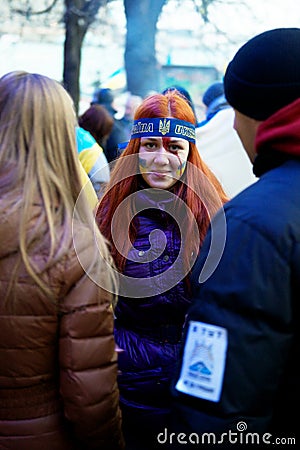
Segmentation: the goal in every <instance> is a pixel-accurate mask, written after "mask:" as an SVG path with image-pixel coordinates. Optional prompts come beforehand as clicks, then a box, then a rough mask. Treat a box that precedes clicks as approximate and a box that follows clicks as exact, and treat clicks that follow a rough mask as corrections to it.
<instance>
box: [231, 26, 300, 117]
mask: <svg viewBox="0 0 300 450" xmlns="http://www.w3.org/2000/svg"><path fill="white" fill-rule="evenodd" d="M224 89H225V96H226V99H227V101H228V103H229V104H230V105H231V106H232V107H233V108H235V109H236V110H237V111H239V112H240V113H242V114H245V115H246V116H248V117H252V118H253V119H257V120H265V119H267V118H268V117H269V116H271V115H272V114H273V113H275V112H276V111H278V110H279V109H281V108H283V107H284V106H286V105H288V104H289V103H292V102H293V101H294V100H296V99H297V98H299V97H300V28H278V29H274V30H269V31H266V32H264V33H261V34H259V35H258V36H255V37H254V38H252V39H250V40H249V41H248V42H246V44H244V45H243V46H242V47H241V48H240V49H239V50H238V52H237V53H236V55H235V56H234V58H233V60H232V61H231V62H230V64H229V65H228V68H227V70H226V73H225V76H224Z"/></svg>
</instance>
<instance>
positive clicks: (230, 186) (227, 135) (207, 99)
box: [196, 81, 257, 198]
mask: <svg viewBox="0 0 300 450" xmlns="http://www.w3.org/2000/svg"><path fill="white" fill-rule="evenodd" d="M202 101H203V104H204V105H205V107H206V119H205V120H204V121H202V122H200V123H199V125H198V127H197V129H196V141H197V148H198V149H199V151H200V154H201V156H202V158H203V159H204V161H205V162H206V164H207V165H208V166H209V168H210V169H211V170H212V171H213V172H214V174H215V175H216V176H217V178H218V179H219V180H220V182H221V183H222V185H223V188H224V190H225V192H226V193H227V195H228V196H229V197H230V198H231V197H234V196H235V195H237V194H238V193H239V192H241V191H242V190H243V189H245V188H246V187H248V186H250V185H251V184H252V183H254V182H255V181H256V180H257V178H256V177H255V175H254V174H253V171H252V165H251V163H250V161H249V158H248V157H247V154H246V152H245V150H244V148H243V145H242V143H241V140H240V139H239V137H238V135H237V133H236V131H235V130H234V129H233V120H234V111H233V108H232V107H231V106H230V105H229V104H228V102H227V100H226V98H225V95H224V85H223V82H222V81H220V82H214V83H213V84H211V85H210V86H209V87H208V89H207V90H206V91H205V92H204V95H203V98H202Z"/></svg>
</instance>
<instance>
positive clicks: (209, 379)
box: [176, 321, 227, 402]
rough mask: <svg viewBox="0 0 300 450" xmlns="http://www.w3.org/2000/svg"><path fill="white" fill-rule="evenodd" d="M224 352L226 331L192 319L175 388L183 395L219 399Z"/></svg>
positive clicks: (211, 399) (212, 399) (225, 349)
mask: <svg viewBox="0 0 300 450" xmlns="http://www.w3.org/2000/svg"><path fill="white" fill-rule="evenodd" d="M226 353H227V330H226V329H225V328H221V327H218V326H215V325H210V324H208V323H203V322H195V321H191V322H190V324H189V330H188V333H187V338H186V342H185V346H184V354H183V361H182V368H181V373H180V377H179V380H178V381H177V384H176V389H177V390H178V391H180V392H183V393H184V394H188V395H191V396H193V397H198V398H202V399H204V400H210V401H213V402H218V401H219V399H220V396H221V391H222V386H223V377H224V369H225V361H226Z"/></svg>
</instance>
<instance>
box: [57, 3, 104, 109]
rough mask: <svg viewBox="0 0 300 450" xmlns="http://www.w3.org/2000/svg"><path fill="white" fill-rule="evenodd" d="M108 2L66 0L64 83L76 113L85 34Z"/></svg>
mask: <svg viewBox="0 0 300 450" xmlns="http://www.w3.org/2000/svg"><path fill="white" fill-rule="evenodd" d="M105 1H106V0H65V9H66V12H65V17H64V20H65V30H66V34H65V42H64V68H63V83H64V87H65V88H66V89H67V91H68V92H69V94H70V95H71V97H72V99H73V101H74V106H75V110H76V112H78V105H79V98H80V64H81V49H82V44H83V40H84V37H85V34H86V32H87V30H88V28H89V26H90V24H91V23H92V22H93V21H94V20H95V17H96V14H97V12H98V10H99V8H100V6H101V5H102V4H104V3H105Z"/></svg>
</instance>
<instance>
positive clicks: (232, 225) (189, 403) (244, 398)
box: [172, 140, 300, 448]
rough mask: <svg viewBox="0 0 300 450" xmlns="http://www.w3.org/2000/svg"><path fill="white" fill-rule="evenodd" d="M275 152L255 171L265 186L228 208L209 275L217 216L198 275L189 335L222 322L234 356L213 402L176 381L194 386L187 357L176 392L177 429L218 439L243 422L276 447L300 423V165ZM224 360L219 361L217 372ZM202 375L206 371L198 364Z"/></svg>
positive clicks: (217, 231)
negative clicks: (186, 373)
mask: <svg viewBox="0 0 300 450" xmlns="http://www.w3.org/2000/svg"><path fill="white" fill-rule="evenodd" d="M299 142H300V140H299ZM299 152H300V145H299ZM275 155H276V152H273V157H271V158H270V153H268V152H266V154H265V155H264V154H262V155H261V156H259V157H258V161H257V164H260V165H262V166H263V169H262V168H260V172H261V173H260V175H261V177H260V179H259V181H257V182H256V183H254V184H253V185H252V186H250V187H249V188H247V189H246V190H245V191H243V192H242V193H240V194H239V195H238V196H237V197H235V198H234V199H233V200H231V201H230V202H228V203H227V204H226V206H225V208H224V211H225V219H226V221H225V238H226V239H225V247H224V251H223V252H222V255H221V259H220V261H217V258H218V255H219V253H218V251H216V252H215V253H214V252H212V255H213V258H212V259H211V260H210V262H209V264H208V265H207V266H206V268H204V267H205V261H207V255H208V252H209V247H210V243H211V237H212V230H213V235H214V237H215V244H217V247H218V248H223V247H222V246H223V244H224V239H223V238H224V214H223V211H219V213H218V214H217V216H216V217H215V218H214V219H213V221H212V226H211V230H210V232H209V233H208V236H207V238H206V240H205V242H204V245H203V247H202V251H201V255H200V257H199V260H198V261H197V263H196V266H195V269H194V271H193V276H192V277H193V286H194V299H193V303H192V306H191V308H190V310H189V313H188V318H187V327H186V336H187V335H188V329H189V324H191V322H192V321H194V322H202V323H205V324H210V325H217V326H218V327H221V328H223V329H225V330H227V351H225V352H224V353H225V360H224V361H225V362H224V373H223V376H222V385H221V393H220V398H219V399H217V400H216V401H212V400H208V399H204V398H203V395H202V394H201V393H200V389H198V388H196V392H197V394H198V395H199V393H200V396H197V395H193V394H192V389H190V388H189V389H187V391H189V392H188V393H187V392H184V393H183V392H182V389H181V388H180V389H178V387H180V386H179V384H177V382H178V380H179V379H181V381H183V382H185V383H187V381H186V379H185V380H183V378H181V377H180V373H181V368H182V360H181V363H180V368H179V369H178V374H177V376H176V378H175V380H174V385H173V388H172V392H173V396H174V402H175V407H174V425H173V426H174V428H175V429H176V431H177V432H186V433H188V434H189V433H191V432H195V433H198V434H199V435H201V434H202V433H204V432H213V433H216V436H217V437H219V438H220V436H221V433H224V432H228V430H232V431H233V432H238V429H239V428H238V427H239V425H237V424H238V422H244V423H245V424H246V428H247V432H251V431H252V432H257V433H261V435H260V438H262V433H271V434H272V438H270V439H271V442H273V441H274V439H275V436H276V434H277V436H279V435H280V433H281V432H282V433H285V434H284V436H286V437H289V436H290V437H292V436H294V435H295V432H296V429H297V428H296V427H297V426H298V425H297V423H296V422H297V420H298V419H297V417H298V416H297V414H296V415H295V413H294V411H295V410H297V409H298V407H299V374H298V369H297V367H298V364H299V348H300V343H299V328H300V327H299V299H300V160H299V159H297V158H293V157H289V156H288V155H280V154H278V155H277V156H276V157H275ZM261 161H263V164H261ZM214 256H215V257H216V258H214ZM216 263H217V264H216ZM209 272H212V274H211V275H210V276H209V277H208V279H206V281H205V282H204V283H199V277H200V278H202V279H205V278H206V275H207V274H209ZM191 326H192V325H191ZM191 326H190V327H191ZM199 342H200V341H199ZM203 342H204V341H203ZM203 342H202V343H203ZM187 347H188V346H187V344H186V343H185V348H184V354H185V356H186V357H190V355H191V353H190V351H189V349H188V348H187ZM181 356H182V355H181ZM199 361H200V360H199ZM220 361H221V358H220V359H217V360H215V361H213V364H214V366H213V368H212V371H213V370H215V369H216V367H218V364H219V365H220ZM202 363H203V361H202ZM195 367H196V366H194V368H195ZM198 368H199V373H200V365H198ZM218 370H219V369H218ZM194 373H195V372H194ZM197 377H198V374H197V375H196V379H195V381H196V382H197V380H198V378H197ZM200 384H201V382H200ZM194 389H195V388H194ZM194 392H195V391H194ZM245 432H246V431H245ZM218 433H219V434H218ZM227 442H228V441H227ZM175 448H176V447H175ZM185 448H189V447H188V446H186V447H185ZM191 448H194V447H193V446H191Z"/></svg>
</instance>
